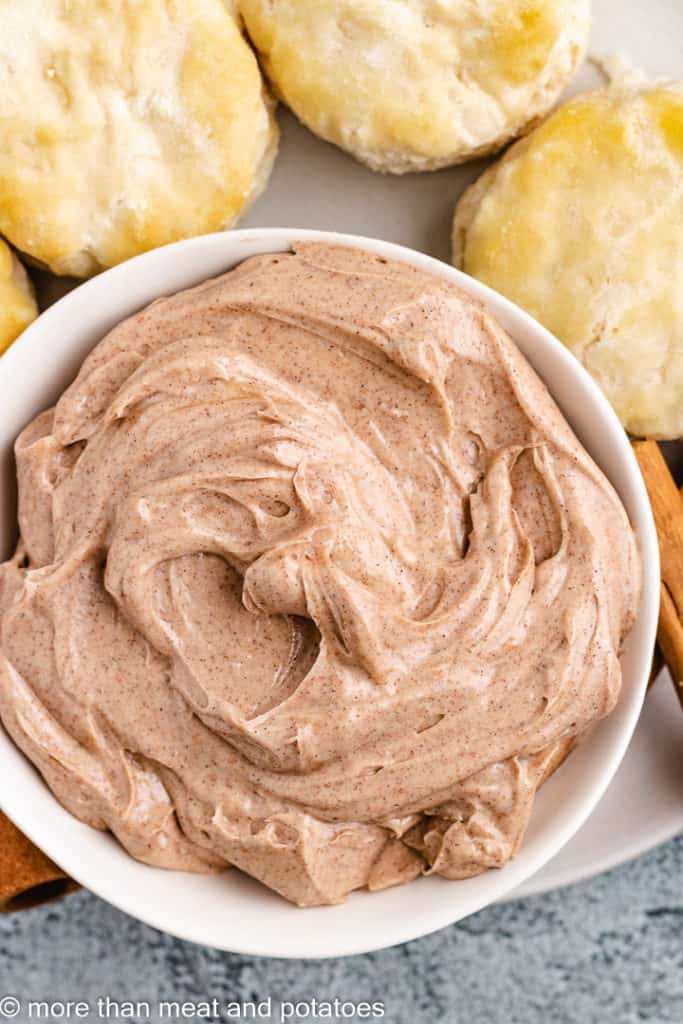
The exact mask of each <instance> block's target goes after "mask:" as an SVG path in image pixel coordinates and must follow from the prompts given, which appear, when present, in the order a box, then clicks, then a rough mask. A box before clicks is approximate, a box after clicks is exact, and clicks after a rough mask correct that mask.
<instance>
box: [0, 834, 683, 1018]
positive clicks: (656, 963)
mask: <svg viewBox="0 0 683 1024" xmlns="http://www.w3.org/2000/svg"><path fill="white" fill-rule="evenodd" d="M682 878H683V836H680V837H679V838H678V839H674V840H673V841H672V842H670V843H667V844H666V845H664V846H662V847H660V848H659V849H657V850H655V851H653V852H652V853H649V854H647V855H646V856H644V857H642V858H640V859H639V860H637V861H635V862H634V863H632V864H628V865H625V866H624V867H621V868H619V869H617V870H615V871H612V872H610V873H609V874H607V875H603V876H601V877H599V878H596V879H594V880H592V881H590V882H585V883H582V884H580V885H576V886H573V887H571V888H568V889H564V890H561V891H558V892H555V893H551V894H550V895H546V896H539V897H534V898H530V899H526V900H519V901H516V902H512V903H509V904H505V905H502V906H497V907H491V908H489V909H487V910H484V911H482V912H480V913H479V914H476V915H475V916H473V917H470V918H468V919H467V920H465V921H462V922H461V923H460V924H457V925H453V926H451V927H449V928H446V929H444V930H443V931H440V932H437V933H436V934H435V935H431V936H428V937H427V938H424V939H420V940H417V941H415V942H411V943H408V944H406V945H403V946H398V947H395V948H393V949H390V950H386V951H385V952H382V953H374V954H370V955H367V956H358V957H350V958H347V959H340V960H327V961H302V962H292V961H282V960H280V961H278V960H266V959H259V958H254V957H243V956H237V955H232V954H225V953H219V952H217V951H215V950H211V949H206V948H203V947H199V946H194V945H192V944H190V943H187V942H181V941H179V940H176V939H172V938H170V937H169V936H166V935H163V934H161V933H160V932H157V931H155V930H154V929H151V928H147V927H145V926H144V925H142V924H139V923H138V922H137V921H135V920H133V919H132V918H130V917H127V916H126V915H125V914H122V913H120V912H119V911H117V910H114V909H113V908H112V907H110V906H108V905H107V904H106V903H103V902H102V901H101V900H99V899H97V898H96V897H94V896H92V895H90V894H89V893H87V892H80V893H77V894H75V895H73V896H71V897H69V898H67V899H66V900H64V901H63V902H61V903H56V904H52V905H50V906H46V907H42V908H38V909H36V910H31V911H27V912H25V913H23V914H18V915H14V916H9V917H0V997H2V996H3V995H11V996H15V997H16V998H17V999H18V1000H19V1001H20V1002H21V1004H22V1009H21V1010H20V1012H19V1013H18V1014H17V1015H16V1016H15V1017H14V1020H16V1021H20V1022H23V1021H24V1020H30V1019H36V1013H37V1012H38V1011H33V1012H32V1013H31V1016H29V1013H28V1001H29V1000H61V1001H66V1000H69V999H71V1000H83V1001H85V1002H88V1003H89V1004H90V1006H91V1007H92V1010H88V1011H87V1014H86V1016H81V1017H80V1019H87V1020H89V1021H90V1020H101V1019H117V1017H116V1013H117V1011H118V1014H119V1016H118V1019H123V1016H124V1014H130V1013H132V1012H135V1014H136V1015H135V1016H133V1017H132V1018H131V1017H130V1016H128V1017H127V1018H126V1019H134V1020H136V1021H139V1022H140V1024H142V1022H143V1021H145V1020H147V1019H150V1020H152V1021H155V1022H156V1021H157V1020H160V1019H161V1017H160V1016H159V1013H160V1011H159V1001H160V1000H178V1001H180V1002H182V1001H183V1000H187V1001H190V1002H192V1003H194V1004H195V1006H196V1007H198V1008H199V1009H198V1010H197V1011H196V1012H197V1013H205V1012H206V1008H205V1007H204V1008H202V1004H205V1003H206V1001H209V1000H211V999H216V1000H218V1004H219V1006H220V1013H221V1016H218V1017H213V1018H211V1017H209V1018H208V1019H214V1020H230V1019H241V1020H244V1019H253V1018H248V1017H246V1016H241V1017H238V1018H235V1017H230V1016H227V1015H226V1014H227V1012H228V1006H229V1005H230V1004H233V1009H232V1011H231V1012H232V1013H236V1012H238V1011H239V1012H240V1013H243V1014H247V1013H249V1012H250V1011H249V1007H248V1006H247V1007H246V1008H244V1009H243V1008H240V1007H239V1006H238V1007H237V1008H235V1007H234V1004H239V1003H244V1001H253V1002H255V1003H257V1004H258V1003H259V1002H262V1001H264V1000H266V999H267V998H268V997H270V999H271V1001H272V1015H268V1016H266V1017H261V1018H260V1019H261V1020H272V1021H279V1020H280V1019H281V1009H280V1007H281V1004H282V1003H283V1002H285V1001H290V1002H292V1003H294V1002H295V1001H297V1000H304V1001H306V1002H307V1003H308V1004H309V1007H310V1006H311V1000H313V999H316V1000H318V1001H319V1002H320V1001H323V1002H324V1001H329V1002H331V1001H333V1000H334V998H335V997H337V998H338V999H340V1000H347V1001H352V1002H354V1003H356V1004H358V1003H359V1002H360V1001H363V1000H366V1001H367V1002H368V1003H372V1002H373V1001H375V1002H377V1001H379V1002H382V1003H383V1004H384V1007H385V1010H384V1016H383V1020H384V1021H387V1022H390V1024H423V1022H425V1024H431V1022H435V1024H436V1022H439V1021H447V1022H449V1024H450V1022H452V1024H498V1022H500V1024H536V1022H538V1024H564V1022H567V1024H573V1022H575V1021H576V1022H577V1024H578V1022H581V1024H594V1022H595V1024H631V1022H638V1021H649V1022H653V1024H664V1022H675V1024H681V1022H682V1021H683V928H682V926H683V884H682ZM170 898H172V894H170ZM107 997H108V998H109V1000H110V1010H109V1011H107V1010H106V1009H105V1010H103V1011H102V1010H101V1007H102V1005H103V1004H100V1007H99V1008H98V1006H97V999H98V998H100V999H106V998H107ZM126 1001H128V1003H133V1002H142V1003H143V1006H142V1007H137V1008H135V1009H133V1008H131V1007H129V1006H128V1005H127V1004H126ZM144 1003H149V1005H150V1007H151V1013H150V1014H149V1015H147V1013H146V1010H145V1007H144ZM2 1006H3V1003H2V999H1V998H0V1019H2ZM53 1009H54V1008H53ZM56 1009H57V1013H58V1014H59V1013H61V1010H60V1008H59V1006H58V1007H57V1008H56ZM168 1012H170V1011H168V1010H167V1011H166V1013H168ZM189 1012H190V1013H194V1012H195V1010H192V1009H191V1008H190V1010H189ZM288 1012H289V1010H288ZM82 1013H84V1014H85V1013H86V1011H85V1010H83V1011H82ZM325 1013H327V1010H321V1011H320V1014H322V1015H320V1014H317V1013H310V1012H309V1014H308V1016H301V1015H296V1016H293V1017H291V1018H290V1019H291V1020H293V1021H300V1020H307V1021H308V1022H315V1024H317V1022H318V1021H322V1020H329V1019H332V1020H340V1019H344V1018H342V1017H341V1016H339V1015H338V1016H336V1017H334V1016H333V1017H329V1016H325V1015H324V1014H325ZM102 1014H104V1016H103V1015H102ZM42 1019H43V1020H44V1019H46V1018H45V1017H44V1016H43V1017H42ZM47 1019H50V1020H57V1019H62V1020H64V1019H76V1018H75V1016H74V1011H73V1010H72V1011H71V1016H70V1017H65V1016H61V1017H58V1016H57V1015H56V1014H55V1015H51V1016H50V1017H49V1018H47ZM164 1019H166V1020H168V1019H207V1018H200V1017H198V1016H197V1017H194V1018H188V1017H187V1016H185V1017H172V1018H169V1017H168V1016H165V1017H164ZM345 1019H347V1020H360V1019H361V1018H360V1017H357V1016H356V1015H353V1016H350V1017H347V1018H345ZM370 1019H373V1018H370ZM374 1019H376V1018H374Z"/></svg>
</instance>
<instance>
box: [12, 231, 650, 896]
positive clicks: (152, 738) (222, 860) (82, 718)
mask: <svg viewBox="0 0 683 1024" xmlns="http://www.w3.org/2000/svg"><path fill="white" fill-rule="evenodd" d="M16 453H17V464H18V476H19V523H20V530H21V538H20V541H19V546H18V549H17V552H16V555H15V557H14V558H13V559H12V560H11V561H9V562H7V563H5V564H4V565H3V566H2V567H1V568H0V623H1V634H0V647H1V651H0V654H1V657H0V713H1V715H2V719H3V722H4V724H5V726H6V728H7V729H8V731H9V732H10V734H11V735H12V736H13V738H14V739H15V741H16V742H17V744H18V745H19V746H20V747H21V748H22V750H24V751H25V753H26V754H27V755H28V757H29V758H30V759H31V760H32V761H33V762H34V763H35V764H36V765H37V767H38V768H39V770H40V771H41V772H42V774H43V776H44V777H45V779H46V780H47V782H48V784H49V786H50V787H51V788H52V790H53V791H54V793H55V794H56V796H57V797H58V799H59V800H60V801H61V802H62V803H63V804H64V806H65V807H67V808H68V809H69V810H70V811H71V812H72V813H73V814H75V815H76V816H77V817H79V818H80V819H82V820H83V821H86V822H88V823H90V824H91V825H93V826H95V827H97V828H106V829H110V830H111V831H112V832H113V833H114V834H115V835H116V836H117V837H118V839H119V840H120V841H121V843H123V845H124V846H125V847H126V849H127V850H129V851H130V853H131V854H132V855H133V856H134V857H137V858H139V859H140V860H143V861H146V862H148V863H151V864H157V865H162V866H166V867H178V868H187V869H190V870H199V871H201V870H217V869H221V868H223V867H226V866H227V865H228V864H232V865H236V866H237V867H238V868H241V869H242V870H244V871H246V872H248V873H249V874H251V875H253V876H255V877H256V878H258V879H260V880H261V881H262V882H264V883H265V884H266V885H268V886H270V887H271V888H273V889H275V890H276V891H277V892H279V893H281V894H282V895H283V896H285V897H287V898H288V899H290V900H292V901H294V902H296V903H298V904H301V905H311V904H321V903H334V902H338V901H340V900H343V899H344V897H345V896H346V894H347V893H348V892H349V891H350V890H352V889H356V888H358V887H362V886H366V885H367V886H369V887H370V888H372V889H375V888H381V887H384V886H386V885H391V884H394V883H396V882H400V881H404V880H407V879H409V878H413V877H415V876H416V875H418V874H419V873H420V872H423V871H434V872H437V873H439V874H441V875H444V876H445V877H447V878H463V877H467V876H469V875H472V874H475V873H477V872H480V871H482V870H485V869H486V868H489V867H492V866H500V865H502V864H503V863H504V862H505V861H506V860H508V859H509V858H510V857H511V856H512V855H513V854H514V852H515V850H516V848H517V846H518V845H519V842H520V840H521V837H522V835H523V832H524V829H525V826H526V823H527V821H528V818H529V814H530V811H531V806H532V802H533V797H534V795H535V792H536V790H537V788H538V786H539V785H540V784H541V782H542V781H543V779H544V778H545V777H546V776H547V774H548V773H549V772H550V771H551V770H552V769H553V767H554V766H555V765H556V764H557V763H559V761H560V760H561V759H562V757H563V756H564V755H565V754H566V752H567V750H568V749H570V747H571V746H572V745H573V743H574V741H575V740H576V738H577V737H580V736H581V734H582V733H583V732H584V731H585V730H586V729H587V728H588V727H589V726H590V725H591V723H592V722H594V721H595V720H596V719H598V718H600V717H601V716H603V715H605V714H607V713H608V712H609V711H610V709H611V708H612V707H613V705H614V703H615V701H616V700H617V697H618V694H619V688H620V681H621V676H620V667H619V661H618V654H619V650H620V646H621V644H622V641H623V638H624V636H625V634H626V632H627V631H628V629H629V627H630V625H631V623H632V621H633V617H634V609H635V605H636V601H637V598H638V593H639V581H640V564H639V558H638V555H637V551H636V546H635V543H634V537H633V533H632V530H631V527H630V525H629V522H628V520H627V517H626V514H625V512H624V509H623V508H622V506H621V504H620V502H619V500H618V498H617V497H616V495H615V493H614V491H613V490H612V488H611V486H610V485H609V484H608V483H607V481H606V480H605V478H604V477H603V475H602V474H601V472H600V471H599V470H598V469H597V467H596V466H595V465H594V463H593V462H592V461H591V459H590V458H589V457H588V455H587V454H586V452H585V451H584V450H583V449H582V448H581V446H580V445H579V443H578V442H577V440H576V439H575V437H574V435H573V434H572V432H571V430H570V429H569V427H568V425H567V424H566V422H565V421H564V419H563V418H562V416H561V414H560V413H559V411H558V409H557V408H556V406H555V404H554V402H553V401H552V399H551V398H550V396H549V395H548V392H547V391H546V389H545V387H544V386H543V385H542V384H541V382H540V381H539V380H538V378H537V377H536V376H535V374H534V373H533V371H532V370H531V369H530V367H529V366H528V364H527V363H526V362H525V360H524V359H523V357H522V356H521V355H520V353H519V352H518V350H517V349H516V348H515V346H514V345H513V344H512V342H511V341H510V340H509V338H508V337H507V336H506V335H505V333H504V332H503V331H502V330H501V328H500V327H499V326H498V325H497V324H496V322H495V321H494V320H493V319H492V318H491V317H490V316H489V315H488V314H487V313H486V312H485V310H484V309H483V308H481V307H480V306H479V305H477V304H475V303H474V302H472V301H471V300H470V299H469V298H467V297H466V296H465V295H463V294H462V293H461V292H460V291H459V290H458V289H457V288H456V287H454V286H453V285H451V284H448V283H445V282H443V281H440V280H438V279H436V278H434V277H432V276H431V275H428V274H425V273H421V272H419V271H417V270H415V269H413V268H411V267H409V266H407V265H403V264H401V263H398V262H391V261H387V260H385V259H380V258H379V257H377V256H374V255H370V254H368V253H365V252H361V251H357V250H354V249H348V248H343V247H333V246H328V245H322V244H312V243H311V244H299V245H297V246H295V249H294V252H291V253H284V254H283V253H280V254H272V255H266V256H259V257H256V258H253V259H249V260H247V261H245V262H244V263H242V264H241V265H240V266H238V267H237V268H236V269H234V270H232V271H230V272H229V273H227V274H225V275H224V276H222V277H219V278H217V279H215V280H211V281H207V282H205V283H203V284H201V285H199V286H198V287H197V288H193V289H191V290H189V291H185V292H182V293H180V294H178V295H175V296H173V297H171V298H167V299H163V300H160V301H158V302H156V303H154V304H153V305H152V306H150V307H148V308H147V309H145V310H143V311H142V312H141V313H138V314H137V315H135V316H133V317H131V318H130V319H129V320H126V321H124V322H123V323H121V324H120V325H119V326H118V327H116V328H115V329H114V330H113V331H112V332H111V333H110V334H109V335H108V336H107V337H106V338H105V339H104V340H103V341H102V342H101V343H100V344H99V345H98V346H97V347H96V348H95V349H94V351H93V352H92V354H91V355H90V356H89V357H88V359H86V361H85V363H84V365H83V367H82V369H81V371H80V373H79V375H78V377H77V379H76V381H75V382H74V384H72V385H71V387H70V388H69V389H68V390H67V391H66V392H65V394H64V395H63V396H62V398H61V399H60V400H59V402H58V403H57V406H56V408H55V409H54V410H51V411H49V412H46V413H44V414H43V415H41V416H40V417H38V419H37V420H36V421H35V422H34V423H32V424H31V425H30V426H29V427H28V428H27V429H26V430H25V431H24V433H23V434H22V435H21V437H20V438H19V440H18V442H17V447H16ZM576 756H580V755H576Z"/></svg>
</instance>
